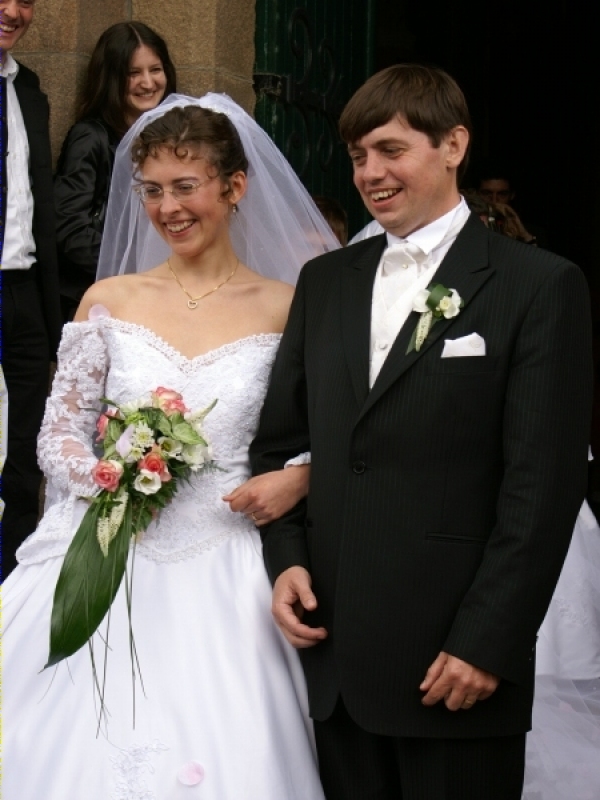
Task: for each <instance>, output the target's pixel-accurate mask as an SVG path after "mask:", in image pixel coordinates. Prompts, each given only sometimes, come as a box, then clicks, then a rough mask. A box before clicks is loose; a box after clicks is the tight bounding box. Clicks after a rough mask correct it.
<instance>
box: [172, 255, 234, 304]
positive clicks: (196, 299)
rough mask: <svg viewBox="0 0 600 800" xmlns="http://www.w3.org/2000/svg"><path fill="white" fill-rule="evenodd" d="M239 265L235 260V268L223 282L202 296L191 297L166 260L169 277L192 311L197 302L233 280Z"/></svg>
mask: <svg viewBox="0 0 600 800" xmlns="http://www.w3.org/2000/svg"><path fill="white" fill-rule="evenodd" d="M239 265H240V260H239V258H236V260H235V267H234V268H233V269H232V270H231V272H230V274H229V275H228V276H227V277H226V278H225V280H224V281H221V283H217V285H216V286H215V287H214V288H212V289H210V290H209V291H208V292H204V294H199V295H198V297H192V295H191V294H190V293H189V292H188V290H187V289H186V288H185V286H184V285H183V283H182V282H181V281H180V280H179V278H178V276H177V273H176V272H175V270H174V269H173V267H172V266H171V259H170V258H167V266H168V267H169V270H170V271H171V275H172V276H173V277H174V278H175V280H176V281H177V283H178V284H179V288H180V289H181V291H182V292H183V293H184V294H185V295H187V297H188V298H189V299H188V301H187V305H188V308H189V309H192V310H193V309H194V308H197V307H198V301H199V300H202V299H203V298H204V297H208V295H209V294H212V293H213V292H216V291H217V289H220V288H221V286H225V284H226V283H227V282H228V281H230V280H231V279H232V278H233V276H234V275H235V273H236V270H237V268H238V267H239Z"/></svg>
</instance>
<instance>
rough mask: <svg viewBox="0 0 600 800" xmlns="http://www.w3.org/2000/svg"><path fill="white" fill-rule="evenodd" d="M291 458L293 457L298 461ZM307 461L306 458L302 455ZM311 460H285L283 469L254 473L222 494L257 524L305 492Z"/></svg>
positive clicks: (291, 504) (278, 514)
mask: <svg viewBox="0 0 600 800" xmlns="http://www.w3.org/2000/svg"><path fill="white" fill-rule="evenodd" d="M302 458H303V457H299V459H293V461H299V460H301V459H302ZM304 461H305V462H306V459H304ZM309 480H310V463H299V464H295V463H292V462H288V464H287V465H286V468H285V469H280V470H275V471H274V472H265V473H264V474H263V475H256V476H255V477H254V478H250V479H249V480H247V481H246V483H243V484H242V485H241V486H238V488H237V489H235V490H234V491H233V492H230V493H229V494H228V495H225V497H224V498H223V500H225V502H227V503H229V507H230V508H231V510H232V511H239V512H241V513H243V514H246V516H248V517H252V519H253V521H254V523H255V524H256V525H258V526H260V525H266V524H267V523H268V522H273V520H275V519H279V517H281V516H282V515H283V514H285V513H286V511H289V510H290V509H291V508H293V507H294V506H295V505H296V504H297V503H299V502H300V500H302V498H303V497H306V495H307V494H308V484H309Z"/></svg>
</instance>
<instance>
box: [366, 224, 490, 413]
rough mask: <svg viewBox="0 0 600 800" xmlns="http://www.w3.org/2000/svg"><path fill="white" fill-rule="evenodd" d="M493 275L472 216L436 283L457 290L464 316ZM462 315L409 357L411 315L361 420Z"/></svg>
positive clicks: (440, 326)
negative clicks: (462, 304)
mask: <svg viewBox="0 0 600 800" xmlns="http://www.w3.org/2000/svg"><path fill="white" fill-rule="evenodd" d="M493 272H494V270H493V268H492V267H491V266H490V264H489V258H488V234H487V230H486V228H485V227H484V225H483V224H482V223H481V222H480V221H479V219H477V217H475V216H474V215H473V214H471V216H470V217H469V219H468V220H467V223H466V225H465V226H464V228H463V229H462V230H461V232H460V233H459V235H458V236H457V237H456V241H455V242H454V244H453V245H452V247H451V248H450V250H449V251H448V253H447V254H446V257H445V258H444V260H443V261H442V263H441V264H440V267H439V269H438V270H437V272H436V273H435V275H434V277H433V278H432V283H441V284H442V285H443V286H446V287H447V288H448V289H456V291H457V292H458V293H459V295H460V296H461V297H462V299H463V303H464V307H463V310H462V311H461V312H460V314H462V313H463V312H464V310H465V309H466V308H468V306H469V303H470V302H471V301H472V300H473V298H474V297H475V295H476V293H477V292H478V291H479V289H480V288H481V287H482V286H483V284H484V283H485V282H486V281H487V280H488V278H489V277H490V276H491V275H492V274H493ZM460 314H459V315H458V316H457V317H454V318H453V319H442V320H440V321H438V322H436V324H435V325H434V326H433V327H432V329H431V331H430V332H429V335H428V337H427V339H426V340H425V342H424V344H423V346H422V347H421V349H420V350H419V352H418V353H417V352H416V351H415V350H413V351H412V352H411V353H408V354H407V353H406V350H407V348H408V345H409V342H410V339H411V336H412V333H413V331H414V329H415V325H416V324H417V322H418V319H419V314H418V313H417V312H415V311H413V312H411V314H410V315H409V317H408V319H407V320H406V322H405V324H404V325H403V327H402V329H401V330H400V333H399V334H398V336H397V337H396V341H395V342H394V345H393V347H392V349H391V350H390V354H389V356H388V357H387V359H386V360H385V362H384V364H383V367H382V368H381V372H380V373H379V375H378V376H377V380H376V381H375V383H374V385H373V388H372V389H371V391H370V392H369V394H368V396H367V397H366V401H365V404H364V406H363V408H362V411H361V417H362V416H363V415H364V414H365V413H366V412H367V411H368V410H369V409H370V408H371V407H372V406H373V404H374V403H376V402H377V401H378V400H379V398H380V397H381V396H382V395H383V394H384V392H386V391H387V390H388V389H389V388H390V386H391V385H392V384H393V383H394V382H395V381H397V380H398V378H399V377H400V376H401V375H402V374H403V373H404V372H406V370H408V369H410V368H411V367H412V366H413V365H414V364H416V363H417V361H418V360H419V359H420V358H421V357H422V356H423V355H424V354H425V353H426V352H427V351H428V350H429V349H430V348H431V347H432V346H433V345H434V344H435V342H436V341H438V339H440V338H441V337H442V336H445V335H446V334H447V333H448V330H449V329H450V328H451V326H452V325H453V324H454V322H455V321H456V320H457V319H458V318H459V317H460ZM369 318H370V315H369ZM369 335H370V331H369Z"/></svg>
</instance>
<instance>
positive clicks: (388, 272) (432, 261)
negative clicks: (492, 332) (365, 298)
mask: <svg viewBox="0 0 600 800" xmlns="http://www.w3.org/2000/svg"><path fill="white" fill-rule="evenodd" d="M470 213H471V212H470V211H469V207H468V206H467V204H466V202H465V199H464V197H461V199H460V203H459V204H458V205H457V206H455V207H454V208H453V209H452V210H451V211H449V212H448V213H447V214H444V216H443V217H440V218H439V219H436V220H434V222H431V223H430V224H429V225H426V226H425V227H424V228H420V229H419V230H417V231H414V233H411V234H410V235H409V236H407V237H406V239H400V238H399V237H398V236H393V235H392V234H391V233H388V234H387V239H388V246H387V247H386V249H385V250H384V251H383V255H382V257H381V261H380V262H379V266H378V267H377V272H376V274H375V282H374V284H373V300H372V306H371V347H370V364H369V385H370V386H373V384H374V383H375V380H376V378H377V376H378V375H379V372H380V370H381V367H382V366H383V364H384V362H385V359H386V358H387V355H388V353H389V352H390V350H391V348H392V345H393V344H394V341H395V339H396V337H397V336H398V333H399V332H400V329H401V328H402V326H403V325H404V323H405V322H406V320H407V319H408V316H409V314H410V313H411V311H412V305H413V300H414V298H415V296H416V294H417V292H419V291H421V289H426V288H427V287H428V286H429V284H430V283H431V281H432V279H433V276H434V275H435V273H436V271H437V269H438V267H439V266H440V264H441V263H442V261H443V259H444V256H445V255H446V253H447V252H448V250H449V249H450V247H451V245H452V243H453V242H454V240H455V239H456V237H457V236H458V234H459V233H460V231H461V230H462V228H463V226H464V225H465V223H466V221H467V219H468V218H469V214H470ZM365 238H366V237H365ZM404 243H408V244H409V245H413V246H416V248H410V249H411V250H413V249H414V252H415V253H416V255H414V256H411V255H410V254H408V255H407V256H406V257H404V258H402V259H401V262H402V263H399V262H398V258H397V257H396V258H395V259H394V262H395V263H390V260H389V259H388V262H387V263H386V254H388V253H390V249H391V248H392V247H393V246H394V245H402V244H404ZM448 288H449V289H455V288H457V287H455V286H449V287H448Z"/></svg>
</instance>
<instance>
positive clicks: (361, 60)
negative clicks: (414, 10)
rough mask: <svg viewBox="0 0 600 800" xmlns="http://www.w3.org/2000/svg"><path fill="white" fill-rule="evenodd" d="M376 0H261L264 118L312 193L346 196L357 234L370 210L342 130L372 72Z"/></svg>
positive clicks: (259, 62) (259, 71)
mask: <svg viewBox="0 0 600 800" xmlns="http://www.w3.org/2000/svg"><path fill="white" fill-rule="evenodd" d="M373 6H374V2H373V0H257V4H256V67H255V90H256V94H257V103H256V112H255V114H256V119H257V121H258V122H259V124H260V125H262V127H263V128H264V129H265V130H266V131H267V132H268V133H269V134H270V136H271V137H272V138H273V140H274V141H275V142H276V144H277V145H278V147H279V148H280V149H281V150H282V151H283V153H284V154H285V155H286V157H287V158H288V160H289V161H290V163H291V164H292V166H293V167H294V169H295V170H296V172H297V173H298V175H299V176H300V178H301V180H302V181H303V183H304V185H305V186H306V188H307V189H308V190H309V192H311V194H320V195H326V196H329V197H333V198H335V199H336V200H338V201H339V202H340V203H341V204H342V205H343V206H344V208H345V209H346V211H347V212H348V218H349V221H350V232H351V235H352V234H353V233H355V232H356V231H357V230H358V229H359V228H360V227H362V225H363V224H365V222H367V221H368V219H369V217H368V215H367V214H366V212H365V211H364V207H363V205H362V202H361V200H360V197H359V196H358V192H357V191H356V189H355V188H354V186H353V184H352V171H351V168H350V161H349V158H348V154H347V152H346V147H345V145H344V144H343V143H342V142H341V141H340V138H339V135H338V133H337V121H338V119H339V115H340V113H341V110H342V109H343V107H344V105H345V104H346V102H347V101H348V100H349V98H350V97H351V95H352V94H353V93H354V91H355V90H356V89H357V88H358V87H359V86H360V85H361V84H362V83H364V81H365V80H366V78H367V77H368V76H369V75H370V74H371V71H372V61H373V11H372V8H373Z"/></svg>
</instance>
